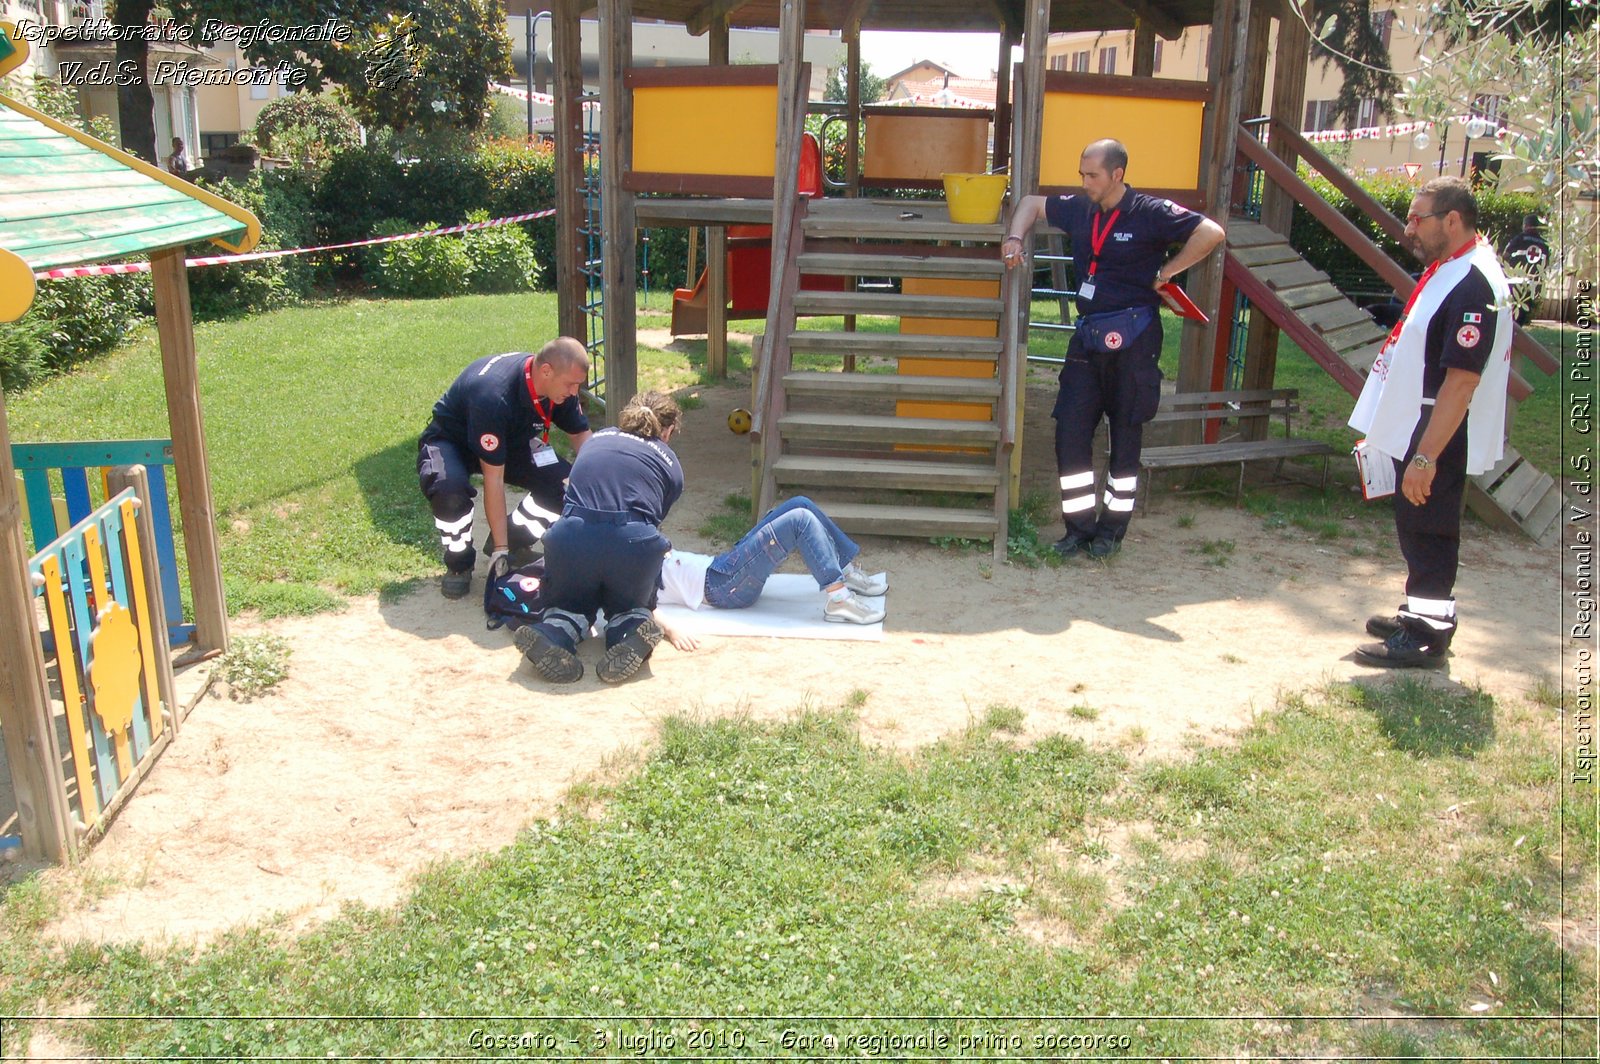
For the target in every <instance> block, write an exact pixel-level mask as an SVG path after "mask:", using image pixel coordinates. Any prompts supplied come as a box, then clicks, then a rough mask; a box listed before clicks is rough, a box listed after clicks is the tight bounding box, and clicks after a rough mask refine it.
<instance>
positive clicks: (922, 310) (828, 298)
mask: <svg viewBox="0 0 1600 1064" xmlns="http://www.w3.org/2000/svg"><path fill="white" fill-rule="evenodd" d="M794 309H795V313H797V314H886V315H896V316H899V317H902V318H906V317H918V318H995V317H998V316H999V315H1000V300H999V299H998V298H995V299H984V298H978V297H974V296H908V295H900V294H895V293H890V294H887V295H885V294H880V293H877V292H807V291H800V292H796V293H795V294H794Z"/></svg>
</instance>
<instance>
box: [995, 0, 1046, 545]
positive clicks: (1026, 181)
mask: <svg viewBox="0 0 1600 1064" xmlns="http://www.w3.org/2000/svg"><path fill="white" fill-rule="evenodd" d="M1023 15H1024V19H1023V25H1022V63H1021V74H1020V75H1019V76H1016V77H1014V80H1013V81H1012V86H1011V90H1012V98H1013V99H1014V100H1015V101H1016V103H1015V105H1014V106H1013V108H1012V111H1011V121H1012V135H1011V145H1012V151H1011V195H1012V197H1013V198H1012V202H1013V203H1015V202H1016V201H1017V200H1018V199H1020V198H1021V197H1023V196H1027V195H1032V194H1033V193H1035V192H1037V191H1038V190H1039V166H1040V161H1039V160H1040V151H1041V150H1042V146H1043V141H1044V68H1045V53H1046V51H1047V50H1048V46H1049V42H1050V0H1029V2H1028V4H1027V6H1026V8H1025V9H1024V12H1023ZM1015 73H1016V72H1015V70H1013V74H1014V75H1015ZM1006 221H1007V222H1008V223H1009V222H1010V215H1007V216H1006ZM1023 246H1024V248H1025V249H1026V256H1027V257H1026V258H1025V260H1024V261H1023V264H1022V265H1021V266H1020V267H1018V268H1017V269H1015V270H1009V271H1007V276H1006V280H1005V281H1004V282H1002V288H1005V290H1006V300H1005V315H1006V323H1005V325H1006V327H1007V328H1009V329H1010V341H1009V343H1007V344H1005V347H1006V354H1007V357H1008V360H1009V362H1010V364H1009V365H1005V364H1002V365H1001V366H1000V372H1001V373H1004V374H1008V375H1009V378H1010V382H1011V386H1010V389H1009V394H1010V403H1011V405H1010V408H1009V409H1008V410H997V411H995V414H996V420H997V421H1000V422H1001V423H1002V424H1007V423H1009V425H1010V427H1011V433H1010V435H1011V456H1010V462H1009V467H1008V470H1007V472H1008V473H1009V476H1008V477H1007V478H1006V482H1007V488H1008V490H1009V492H1010V501H1011V502H1016V500H1017V499H1018V498H1020V497H1021V490H1022V444H1023V438H1024V435H1025V434H1026V432H1027V425H1026V424H1024V421H1023V411H1024V409H1025V407H1026V405H1027V397H1028V396H1027V391H1028V390H1027V386H1026V385H1027V363H1028V317H1029V315H1030V314H1031V312H1032V306H1031V300H1032V289H1033V240H1032V238H1028V239H1025V240H1024V241H1023ZM1007 285H1009V286H1010V287H1009V288H1006V286H1007ZM1001 335H1002V336H1003V337H1004V336H1005V335H1006V332H1005V329H1004V328H1003V329H1002V331H1001ZM1005 435H1006V434H1005V433H1004V432H1002V433H1001V436H1002V439H1003V438H1004V437H1005ZM995 516H996V517H998V518H999V519H1000V521H1001V535H1000V537H999V538H1000V539H1001V540H1004V539H1005V536H1006V533H1005V527H1004V526H1005V520H1006V514H1005V512H1004V511H1001V512H999V513H997V514H996V515H995ZM994 556H995V560H996V561H999V560H1001V559H1003V558H1004V556H1005V555H1004V544H1003V543H996V544H995V554H994Z"/></svg>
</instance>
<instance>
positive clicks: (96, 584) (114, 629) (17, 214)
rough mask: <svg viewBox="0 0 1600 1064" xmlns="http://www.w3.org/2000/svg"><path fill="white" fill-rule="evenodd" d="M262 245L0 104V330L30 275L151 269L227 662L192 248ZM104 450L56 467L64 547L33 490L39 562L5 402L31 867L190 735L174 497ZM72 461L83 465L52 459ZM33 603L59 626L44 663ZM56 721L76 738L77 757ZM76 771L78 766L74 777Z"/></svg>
mask: <svg viewBox="0 0 1600 1064" xmlns="http://www.w3.org/2000/svg"><path fill="white" fill-rule="evenodd" d="M11 30H12V27H10V26H9V25H7V24H0V31H4V32H5V34H6V42H5V43H6V45H7V49H0V53H3V54H0V74H4V73H5V72H6V71H7V70H8V69H9V68H10V67H11V66H14V65H16V64H17V63H19V62H20V61H21V57H24V56H25V55H26V51H25V49H26V47H27V46H26V42H23V41H21V40H19V39H17V38H16V37H14V36H11ZM260 232H261V226H260V223H259V222H258V221H257V220H256V218H255V216H254V215H252V214H251V213H250V212H248V211H246V210H243V209H242V208H239V207H237V206H235V205H233V204H232V203H229V202H227V201H226V200H223V199H220V198H219V197H217V196H214V195H212V194H210V193H208V192H205V191H203V190H201V189H199V188H196V187H195V186H193V185H190V184H189V183H188V182H186V181H183V180H181V179H180V178H177V177H174V176H172V175H171V174H168V173H165V172H163V171H161V170H159V169H158V168H156V167H155V166H152V165H150V164H149V163H146V162H144V161H143V160H140V159H138V158H135V157H134V156H132V155H129V154H127V153H125V152H122V151H119V150H118V149H116V148H114V147H112V146H110V145H108V144H105V143H104V142H102V141H99V140H96V139H95V138H93V137H90V136H88V135H87V134H85V133H82V132H80V131H78V130H76V129H73V128H71V127H70V126H67V125H64V124H63V123H60V122H57V121H56V120H54V119H52V118H50V117H48V116H46V115H44V114H41V113H39V112H38V111H35V110H33V109H32V108H30V107H27V106H25V105H23V104H21V103H18V102H17V101H14V100H12V99H10V98H8V97H6V96H3V95H0V320H6V321H11V320H15V319H16V318H18V317H20V316H21V315H22V314H23V313H25V312H26V311H27V309H28V307H29V306H30V305H31V304H32V301H33V295H34V272H35V271H38V270H46V269H53V268H56V267H62V266H72V265H78V264H84V263H98V262H104V261H106V260H108V259H113V258H119V257H123V256H129V255H139V254H148V255H149V256H150V272H151V274H152V277H153V280H154V292H155V304H156V321H157V329H158V333H159V338H160V348H161V360H162V367H163V371H164V377H165V380H166V392H167V412H168V419H169V423H170V425H171V431H172V439H171V444H170V446H171V456H172V464H173V465H174V471H175V474H176V480H177V488H178V499H179V509H180V512H181V517H182V522H183V531H184V555H185V561H186V564H187V571H188V576H189V585H190V591H191V595H192V598H193V602H194V610H195V621H194V628H193V632H192V642H193V645H194V647H195V649H196V650H198V651H200V652H210V651H220V650H223V649H226V647H227V644H228V616H227V607H226V603H225V602H224V599H223V592H222V571H221V566H220V564H219V561H218V551H217V533H216V527H215V518H214V510H213V506H212V502H211V486H210V476H209V473H208V470H207V460H206V444H205V427H204V421H203V418H202V416H201V409H200V393H199V388H198V381H197V378H196V366H195V349H194V327H193V319H192V316H191V313H190V307H189V288H188V279H187V275H186V273H185V268H184V248H185V246H186V245H187V244H189V243H192V242H196V241H202V240H209V241H210V242H212V243H214V244H216V245H218V246H220V247H222V248H224V249H225V250H228V251H233V252H243V251H248V250H250V249H251V248H252V247H254V246H255V244H256V242H257V240H258V239H259V238H260ZM165 442H166V441H161V444H163V445H164V444H165ZM106 446H109V447H110V448H111V454H110V456H109V459H108V460H105V461H98V460H96V461H81V460H79V459H81V455H80V456H78V458H75V459H74V460H73V461H58V462H57V463H56V464H57V465H58V466H59V467H63V468H66V469H68V470H69V471H68V472H65V473H64V474H63V488H64V490H65V492H66V494H67V495H68V498H69V506H70V507H71V509H72V511H73V512H72V514H71V515H70V517H71V519H72V520H74V521H75V523H74V524H73V525H72V527H71V528H70V529H67V530H66V531H65V532H64V533H62V534H60V535H56V534H53V533H55V532H56V531H57V529H56V518H55V514H54V505H53V503H52V502H51V501H50V499H49V497H48V496H49V491H48V489H47V488H44V487H43V486H42V485H43V483H44V482H43V480H42V475H43V473H42V471H43V469H44V468H45V466H47V465H49V464H50V459H45V460H43V461H41V462H39V463H37V468H36V469H35V470H34V471H32V472H29V473H28V474H27V475H28V476H29V478H30V479H29V489H28V490H29V493H30V494H31V495H32V500H31V501H32V505H31V507H30V518H31V520H32V521H33V523H34V527H35V529H36V530H38V529H45V528H48V529H50V531H51V533H52V534H51V535H49V537H48V539H49V540H50V541H49V542H48V543H43V544H42V545H40V549H39V550H38V551H37V553H34V554H33V555H31V556H30V554H29V551H28V548H27V544H26V542H25V540H24V537H23V528H22V507H21V504H20V502H21V500H20V499H19V497H18V490H17V476H16V471H15V466H14V464H13V458H12V446H11V441H10V434H9V432H8V430H7V427H6V418H5V402H4V394H3V391H0V729H3V731H4V734H5V744H6V746H5V748H6V756H7V761H8V765H9V770H10V777H11V783H12V787H13V790H14V792H15V793H16V796H17V829H18V831H19V833H20V836H21V847H22V850H23V852H24V854H25V855H26V856H28V857H29V858H32V859H38V860H50V861H60V860H64V859H66V858H67V857H68V856H70V855H71V854H72V853H74V852H75V851H76V849H77V848H78V847H79V846H80V845H81V844H82V843H83V841H84V840H85V839H86V838H88V837H90V835H91V834H92V833H93V832H94V831H95V830H97V829H98V828H99V827H100V826H101V825H103V823H104V822H105V819H106V817H107V816H109V814H110V813H111V812H113V811H114V810H115V808H116V807H117V805H119V804H120V803H121V802H123V801H125V800H126V797H127V795H128V794H129V793H130V791H131V789H132V787H133V786H135V785H136V784H137V782H138V780H139V779H140V778H141V777H142V775H143V774H144V772H145V771H146V770H147V769H148V767H149V765H150V764H151V763H152V762H153V760H154V758H156V757H157V756H159V754H160V752H161V750H162V748H163V747H164V746H165V744H166V743H167V742H169V741H170V737H171V735H172V733H173V731H174V730H175V729H176V726H177V724H178V720H177V716H176V709H175V707H174V706H173V704H172V693H171V692H172V687H171V678H170V668H171V663H170V658H169V655H168V650H167V624H166V623H163V622H164V620H165V617H164V612H165V610H164V606H163V599H164V597H165V596H164V594H163V587H162V584H163V581H168V582H169V583H175V580H176V576H175V573H173V572H172V571H171V568H172V561H175V559H172V561H167V562H165V563H164V564H163V563H162V562H161V561H160V556H161V546H160V541H159V537H158V536H157V534H156V531H155V527H156V526H155V522H154V521H153V520H152V514H153V512H154V511H155V510H156V509H157V508H158V506H161V507H164V504H165V499H164V489H163V499H162V500H161V503H160V504H157V503H156V501H155V499H154V494H155V491H154V488H153V487H152V485H151V478H150V474H149V472H148V469H149V468H156V469H158V468H159V464H156V463H152V464H151V465H150V466H149V467H148V468H147V467H146V466H145V465H144V464H143V463H140V464H138V465H133V466H128V465H125V464H121V463H124V462H125V461H126V458H127V456H126V455H125V454H122V453H119V450H120V449H119V448H118V447H117V445H116V444H110V445H106ZM63 457H71V456H63V455H60V454H57V455H56V456H55V458H56V459H61V458H63ZM96 464H100V465H105V466H110V467H113V468H112V469H111V471H110V472H109V473H108V474H107V476H106V478H105V480H104V482H103V483H104V487H103V489H102V490H103V492H104V494H105V495H106V496H107V498H106V499H105V501H104V503H103V504H102V505H101V506H100V507H98V508H96V509H94V510H93V511H92V512H90V513H88V514H87V515H82V517H81V519H78V518H79V516H80V513H81V508H82V506H83V505H86V504H87V500H88V497H89V494H90V490H89V481H88V479H87V475H86V474H85V473H84V472H83V467H84V466H90V465H96ZM73 469H75V470H76V472H72V471H70V470H73ZM141 527H142V529H143V531H142V532H140V531H138V530H139V529H140V528H141ZM39 534H40V535H42V534H43V533H39ZM169 534H170V533H169ZM169 553H170V552H169ZM36 594H42V596H43V599H44V614H45V615H46V616H47V617H48V625H49V630H48V633H47V634H48V637H49V642H50V644H51V656H50V657H49V658H48V659H47V657H46V653H45V646H44V642H45V641H44V640H43V639H42V638H41V631H40V627H39V623H38V620H37V614H36V611H35V604H34V599H35V595H36ZM183 632H184V630H183V629H180V633H183ZM52 670H53V672H54V679H55V682H56V683H57V684H58V685H59V691H60V698H61V703H62V705H61V710H60V712H59V714H58V712H57V710H56V709H55V707H54V705H53V702H52V691H51V682H52ZM58 716H59V717H61V718H64V726H65V731H66V732H67V743H68V749H67V750H66V756H65V757H64V756H63V751H62V748H61V743H60V741H59V740H58V720H57V718H58ZM63 764H69V765H70V766H71V769H70V771H69V772H68V773H66V774H63V771H62V765H63Z"/></svg>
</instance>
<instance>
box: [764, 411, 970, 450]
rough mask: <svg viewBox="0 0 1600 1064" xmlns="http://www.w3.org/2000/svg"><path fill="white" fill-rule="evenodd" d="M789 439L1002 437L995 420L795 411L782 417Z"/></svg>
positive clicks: (964, 440) (966, 440)
mask: <svg viewBox="0 0 1600 1064" xmlns="http://www.w3.org/2000/svg"><path fill="white" fill-rule="evenodd" d="M778 431H779V433H781V434H782V436H783V438H784V439H786V440H796V441H802V440H803V441H805V442H808V443H821V442H851V443H948V444H958V445H961V446H964V447H971V446H986V445H990V444H993V443H994V442H995V441H996V440H998V439H999V438H1000V426H998V425H996V424H995V423H994V422H992V421H956V420H953V419H950V418H934V417H891V416H885V415H882V414H834V413H825V412H821V411H810V410H806V411H795V410H791V411H790V412H789V413H787V414H785V415H783V417H781V418H779V419H778Z"/></svg>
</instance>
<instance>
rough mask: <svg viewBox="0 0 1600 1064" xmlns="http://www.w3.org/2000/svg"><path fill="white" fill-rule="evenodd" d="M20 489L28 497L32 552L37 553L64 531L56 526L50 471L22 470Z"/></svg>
mask: <svg viewBox="0 0 1600 1064" xmlns="http://www.w3.org/2000/svg"><path fill="white" fill-rule="evenodd" d="M22 491H23V494H24V495H26V496H27V497H28V520H29V521H30V522H31V523H32V524H33V549H34V553H38V552H39V551H42V550H44V549H45V548H46V547H48V546H49V545H50V544H51V543H54V542H55V538H56V537H57V536H59V535H61V533H62V532H64V531H66V530H65V529H61V528H57V527H56V504H55V500H54V499H52V498H51V497H50V471H49V470H48V469H24V470H22Z"/></svg>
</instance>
